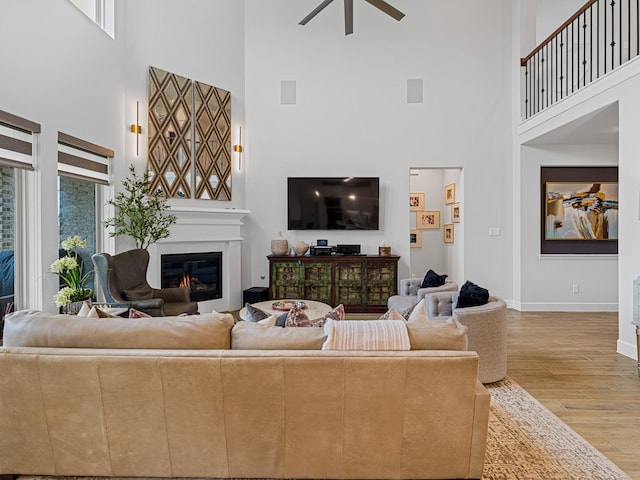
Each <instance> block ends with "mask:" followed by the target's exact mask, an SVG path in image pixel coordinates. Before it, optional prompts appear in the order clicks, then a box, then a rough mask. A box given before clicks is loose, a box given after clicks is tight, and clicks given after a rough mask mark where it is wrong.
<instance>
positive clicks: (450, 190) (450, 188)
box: [444, 183, 456, 205]
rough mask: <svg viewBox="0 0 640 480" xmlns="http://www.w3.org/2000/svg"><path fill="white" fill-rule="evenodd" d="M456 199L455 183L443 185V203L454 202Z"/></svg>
mask: <svg viewBox="0 0 640 480" xmlns="http://www.w3.org/2000/svg"><path fill="white" fill-rule="evenodd" d="M455 201H456V184H455V183H450V184H449V185H447V186H446V187H444V203H446V204H447V205H449V204H450V203H455Z"/></svg>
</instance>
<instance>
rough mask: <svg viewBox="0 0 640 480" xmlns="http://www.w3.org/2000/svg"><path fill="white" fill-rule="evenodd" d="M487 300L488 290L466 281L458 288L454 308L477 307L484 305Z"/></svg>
mask: <svg viewBox="0 0 640 480" xmlns="http://www.w3.org/2000/svg"><path fill="white" fill-rule="evenodd" d="M488 301H489V290H487V289H486V288H482V287H480V286H478V285H476V284H475V283H473V282H470V281H466V282H465V283H464V285H463V286H462V288H461V289H460V294H459V295H458V302H457V303H456V308H465V307H477V306H478V305H485V304H486V303H487V302H488Z"/></svg>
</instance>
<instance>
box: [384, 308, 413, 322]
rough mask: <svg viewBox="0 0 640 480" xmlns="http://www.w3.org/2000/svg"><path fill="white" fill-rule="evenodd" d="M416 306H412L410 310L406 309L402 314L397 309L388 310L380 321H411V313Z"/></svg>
mask: <svg viewBox="0 0 640 480" xmlns="http://www.w3.org/2000/svg"><path fill="white" fill-rule="evenodd" d="M414 308H416V306H415V305H412V306H410V307H409V308H405V309H404V310H402V311H401V312H399V311H398V310H396V309H395V308H391V309H390V310H387V311H386V312H385V313H383V314H382V315H380V318H379V320H409V317H410V316H411V313H412V312H413V310H414Z"/></svg>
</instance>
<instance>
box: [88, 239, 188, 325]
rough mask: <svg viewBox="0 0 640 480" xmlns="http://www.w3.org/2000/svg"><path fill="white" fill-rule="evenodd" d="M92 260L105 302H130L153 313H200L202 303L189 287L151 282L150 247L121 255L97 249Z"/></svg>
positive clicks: (159, 314)
mask: <svg viewBox="0 0 640 480" xmlns="http://www.w3.org/2000/svg"><path fill="white" fill-rule="evenodd" d="M91 260H92V261H93V265H94V269H95V273H96V275H97V277H98V279H99V280H100V286H101V287H102V292H103V294H104V300H105V303H121V304H127V305H129V306H130V307H132V308H135V309H136V310H140V311H141V312H145V313H147V314H149V315H151V316H152V317H164V316H172V315H179V314H180V313H188V314H190V315H191V314H195V313H198V303H197V302H192V301H191V289H190V288H189V287H175V288H161V289H157V288H152V287H150V286H149V284H148V283H147V268H148V266H149V252H148V251H147V250H144V249H136V250H129V251H127V252H123V253H119V254H117V255H109V254H108V253H96V254H94V255H93V256H92V257H91Z"/></svg>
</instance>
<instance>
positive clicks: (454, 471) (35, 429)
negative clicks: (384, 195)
mask: <svg viewBox="0 0 640 480" xmlns="http://www.w3.org/2000/svg"><path fill="white" fill-rule="evenodd" d="M243 329H244V334H243ZM261 329H262V330H261ZM276 329H277V330H276ZM422 330H425V329H424V328H423V329H422ZM416 331H417V332H418V333H415V332H414V336H413V337H412V340H411V342H412V348H414V343H415V344H416V345H417V343H419V342H420V338H423V340H424V338H425V335H426V334H425V333H424V331H423V332H421V331H420V328H418V329H417V330H416ZM261 332H262V333H261ZM257 335H258V337H256V336H257ZM260 335H262V336H263V337H264V338H265V340H264V343H265V349H238V348H236V349H234V348H233V344H234V343H235V344H236V346H242V345H243V342H244V344H245V345H247V346H251V345H252V344H254V343H255V341H256V338H258V339H259V338H260V337H259V336H260ZM305 335H306V336H307V337H306V339H303V338H302V337H304V336H305ZM318 335H319V336H320V337H321V336H322V331H321V329H318V328H311V327H310V328H306V329H303V328H298V329H295V328H290V329H286V328H285V329H283V328H280V327H263V326H261V325H253V326H251V327H247V325H246V324H243V325H241V326H237V327H234V321H233V317H232V316H231V315H226V314H217V313H213V314H206V315H200V316H194V317H184V318H176V317H160V318H153V319H120V318H106V319H103V318H101V319H87V318H77V317H72V316H66V315H52V314H46V313H41V312H33V311H23V312H17V313H15V314H12V315H10V316H8V317H7V319H6V325H5V332H4V341H5V346H4V347H2V348H0V412H1V415H0V432H2V434H1V435H0V474H34V475H35V474H44V475H65V476H107V477H114V476H118V477H119V476H128V477H130V476H137V477H217V478H326V479H333V478H335V479H338V478H349V479H356V478H357V479H368V478H371V479H373V478H385V479H418V478H420V479H428V478H480V477H481V476H482V469H483V463H484V454H485V443H486V435H487V423H488V414H489V413H488V412H489V399H490V397H489V394H488V392H487V390H486V389H485V388H484V387H483V386H482V384H480V383H479V382H478V381H477V378H476V376H477V368H478V356H477V354H476V353H475V352H470V351H463V350H410V351H327V350H318V349H317V347H318V340H317V338H316V340H315V341H314V340H313V338H314V336H315V337H318ZM421 335H422V336H423V337H420V336H421ZM269 336H271V337H274V338H273V339H272V341H268V340H267V339H268V337H269ZM283 336H287V338H284V339H283ZM295 336H299V337H300V338H297V339H292V337H295ZM276 337H277V338H276ZM427 343H428V342H427ZM267 344H270V345H267ZM269 346H270V347H274V346H275V347H278V346H280V347H281V346H288V348H287V349H268V348H269ZM293 347H295V349H294V348H293Z"/></svg>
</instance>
